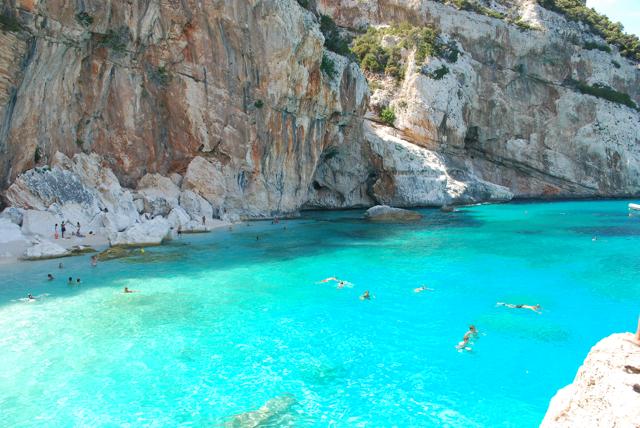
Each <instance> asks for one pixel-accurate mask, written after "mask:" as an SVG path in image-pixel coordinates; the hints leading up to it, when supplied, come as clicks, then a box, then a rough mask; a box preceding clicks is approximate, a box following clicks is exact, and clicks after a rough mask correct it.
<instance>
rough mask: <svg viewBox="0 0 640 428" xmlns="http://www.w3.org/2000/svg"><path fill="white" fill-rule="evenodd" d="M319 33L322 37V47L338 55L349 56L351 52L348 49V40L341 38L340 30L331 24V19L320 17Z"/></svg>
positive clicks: (324, 16) (334, 24)
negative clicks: (320, 32)
mask: <svg viewBox="0 0 640 428" xmlns="http://www.w3.org/2000/svg"><path fill="white" fill-rule="evenodd" d="M320 31H322V34H323V35H324V47H325V48H327V49H329V50H330V51H331V52H335V53H337V54H338V55H343V56H346V57H349V56H351V50H350V49H349V42H350V41H349V39H347V38H346V37H343V35H342V33H341V32H340V29H339V28H338V26H337V25H336V23H335V22H333V19H331V17H329V16H327V15H321V16H320Z"/></svg>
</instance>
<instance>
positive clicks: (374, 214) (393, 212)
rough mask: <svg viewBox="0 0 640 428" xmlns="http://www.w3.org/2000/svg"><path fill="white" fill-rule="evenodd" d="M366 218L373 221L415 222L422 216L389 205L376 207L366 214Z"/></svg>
mask: <svg viewBox="0 0 640 428" xmlns="http://www.w3.org/2000/svg"><path fill="white" fill-rule="evenodd" d="M364 216H365V218H367V219H368V220H372V221H415V220H420V219H421V218H422V215H420V213H417V212H415V211H410V210H404V209H402V208H393V207H390V206H388V205H376V206H375V207H371V208H369V209H368V210H367V211H366V212H365V213H364Z"/></svg>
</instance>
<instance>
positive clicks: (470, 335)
mask: <svg viewBox="0 0 640 428" xmlns="http://www.w3.org/2000/svg"><path fill="white" fill-rule="evenodd" d="M477 337H478V330H477V329H476V326H474V325H473V324H471V325H470V326H469V330H468V331H467V332H466V333H465V334H464V336H463V337H462V340H461V341H460V342H459V343H458V345H457V346H456V348H458V349H467V350H471V348H468V347H467V345H468V344H469V341H471V339H475V338H477Z"/></svg>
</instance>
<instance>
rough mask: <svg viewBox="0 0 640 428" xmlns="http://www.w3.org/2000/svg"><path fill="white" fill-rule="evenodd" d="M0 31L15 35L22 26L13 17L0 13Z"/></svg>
mask: <svg viewBox="0 0 640 428" xmlns="http://www.w3.org/2000/svg"><path fill="white" fill-rule="evenodd" d="M0 30H3V31H10V32H13V33H17V32H18V31H20V30H22V25H21V24H20V22H18V20H17V19H16V18H15V17H14V16H12V15H9V14H5V13H0Z"/></svg>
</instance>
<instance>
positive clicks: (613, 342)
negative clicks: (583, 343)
mask: <svg viewBox="0 0 640 428" xmlns="http://www.w3.org/2000/svg"><path fill="white" fill-rule="evenodd" d="M637 336H640V325H639V326H638V333H637ZM638 403H640V339H638V338H636V337H635V336H634V335H633V334H631V333H618V334H613V335H611V336H609V337H606V338H604V339H602V340H601V341H600V342H598V343H597V344H596V345H595V346H594V347H593V348H591V351H590V352H589V355H587V358H586V359H585V360H584V363H583V365H582V366H581V367H580V369H579V370H578V373H577V375H576V378H575V380H574V381H573V383H572V384H570V385H568V386H566V387H564V388H562V389H560V390H559V391H558V392H557V393H556V395H555V396H554V397H553V398H552V399H551V402H550V403H549V408H548V410H547V414H546V415H545V417H544V420H543V421H542V424H541V427H542V428H571V427H603V428H604V427H636V426H638V424H640V405H639V404H638Z"/></svg>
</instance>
